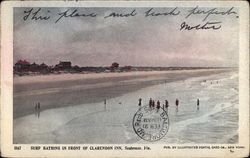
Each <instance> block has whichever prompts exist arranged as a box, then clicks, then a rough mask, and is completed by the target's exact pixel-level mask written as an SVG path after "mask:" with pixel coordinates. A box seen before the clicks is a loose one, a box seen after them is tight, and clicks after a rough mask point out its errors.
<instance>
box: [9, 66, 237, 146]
mask: <svg viewBox="0 0 250 158" xmlns="http://www.w3.org/2000/svg"><path fill="white" fill-rule="evenodd" d="M151 73H152V72H151ZM144 75H145V74H144ZM144 75H141V78H140V77H138V76H137V77H134V76H133V75H131V76H130V77H129V78H126V75H125V76H123V77H106V82H103V81H102V82H101V83H100V82H98V81H99V80H98V79H99V78H98V79H97V78H96V79H93V78H92V80H85V82H89V84H87V86H90V83H91V84H93V85H92V87H91V86H90V87H87V88H86V87H81V88H79V89H77V90H75V91H73V90H72V89H67V90H65V91H63V92H61V91H60V94H57V93H58V91H51V92H49V93H47V92H43V90H42V92H39V93H38V94H36V93H34V94H35V95H32V94H31V93H28V91H27V92H25V91H22V94H20V93H19V94H18V93H14V95H17V96H18V95H19V96H18V97H21V98H22V97H23V98H24V99H25V98H26V100H27V101H25V102H20V104H19V105H22V106H23V107H26V106H27V105H28V103H32V102H34V101H37V100H36V99H38V98H39V99H40V100H39V101H40V103H41V109H42V111H41V113H40V117H39V118H38V117H37V116H36V115H35V113H34V105H30V107H29V108H26V109H30V111H31V112H28V113H25V112H22V110H21V113H22V115H21V114H16V118H15V119H14V126H13V127H14V140H13V141H14V143H17V144H27V143H33V144H35V143H39V144H40V143H44V144H48V143H50V144H54V143H57V144H60V143H61V144H82V143H84V144H88V143H89V144H91V143H94V144H102V143H103V144H109V143H118V144H119V143H122V144H126V143H148V142H147V141H144V140H142V139H140V138H139V137H138V136H137V135H136V133H135V132H134V131H133V127H132V119H133V116H134V114H135V113H136V111H137V110H138V99H139V98H142V104H143V105H144V106H147V105H148V100H149V98H153V99H154V100H160V101H161V103H163V102H164V100H165V99H167V100H168V101H169V103H170V107H169V109H168V116H169V121H170V126H169V131H168V133H167V134H166V136H165V137H163V138H162V139H161V140H159V141H157V142H154V143H191V144H192V143H237V142H238V100H239V98H238V72H237V71H232V70H230V71H229V70H211V71H208V70H206V71H197V72H195V71H190V72H188V71H185V72H174V73H169V72H166V73H161V74H160V75H155V74H154V75H153V76H152V74H150V75H148V76H147V77H145V76H144ZM132 76H133V77H132ZM142 76H143V77H142ZM124 77H125V78H124ZM81 80H82V79H81ZM79 82H80V81H78V80H75V81H74V82H73V83H74V84H79ZM110 82H111V84H110ZM34 83H35V82H34ZM104 83H105V84H104ZM67 84H70V85H71V86H69V87H72V86H73V85H72V83H67V82H66V83H65V84H63V85H67ZM102 84H104V86H102V87H98V86H100V85H102ZM41 85H42V86H41V87H43V86H44V87H46V86H45V85H43V84H41ZM52 85H53V84H52ZM111 85H112V86H111ZM66 87H67V86H66ZM73 87H74V86H73ZM29 88H30V87H29ZM31 89H32V90H34V91H36V90H37V88H36V86H31ZM44 89H47V88H44ZM73 89H75V88H73ZM44 91H45V90H44ZM64 92H65V93H64ZM69 92H70V93H69ZM26 93H27V94H28V95H27V94H26ZM44 93H45V94H44ZM61 93H63V94H64V96H63V98H60V96H61V95H62V94H61ZM75 95H76V96H78V97H80V98H83V100H81V99H80V98H79V99H75V100H73V101H72V100H69V98H73V99H74V97H76V96H75ZM25 96H26V97H25ZM44 96H46V97H44ZM49 96H50V97H49ZM18 97H16V98H14V102H16V103H15V105H14V110H15V106H18V105H17V104H18V99H17V98H18ZM42 97H44V98H43V99H44V100H43V99H42ZM27 98H28V99H27ZM31 98H32V99H31ZM52 98H54V99H52ZM65 98H66V99H65ZM176 98H178V99H179V101H180V105H179V109H178V112H176V107H175V105H174V102H175V99H176ZM197 98H199V100H200V107H199V110H197V105H196V100H197ZM45 99H47V100H45ZM104 99H106V106H105V105H104V102H103V100H104ZM30 100H32V101H30ZM65 101H67V102H65ZM70 101H71V102H72V103H71V102H70ZM59 104H63V105H59ZM46 105H47V106H48V107H47V108H46V107H45V106H46ZM16 110H17V111H16V113H17V112H19V110H18V109H16ZM14 112H15V111H14ZM14 114H15V113H14Z"/></svg>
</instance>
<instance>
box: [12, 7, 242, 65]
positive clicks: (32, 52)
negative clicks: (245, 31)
mask: <svg viewBox="0 0 250 158" xmlns="http://www.w3.org/2000/svg"><path fill="white" fill-rule="evenodd" d="M24 9H25V8H15V9H14V61H16V60H18V59H27V60H30V61H35V62H38V63H42V62H45V63H48V64H50V65H51V64H53V65H54V64H56V63H57V62H58V61H59V60H70V61H72V62H73V64H74V65H75V64H77V65H80V66H107V65H110V64H111V63H112V62H114V61H116V62H119V63H120V64H121V65H135V66H237V65H238V40H239V36H238V32H239V30H238V21H237V19H235V18H225V20H224V19H217V20H222V21H223V26H222V29H220V30H216V31H213V30H199V31H180V30H179V27H180V24H181V22H183V20H186V19H185V18H184V15H182V16H180V17H179V18H174V17H155V18H152V17H149V18H145V17H143V14H139V15H138V16H135V17H128V18H108V19H104V18H103V16H104V15H107V14H109V13H110V12H112V11H117V12H126V11H127V12H129V11H130V10H133V8H129V9H126V8H116V9H114V8H89V9H79V11H81V12H96V13H98V15H99V16H97V17H96V18H80V17H79V18H71V19H62V20H61V21H60V22H58V23H56V24H55V23H54V21H53V20H55V19H56V17H54V18H53V19H51V20H50V21H31V20H30V21H23V20H22V15H23V14H22V13H23V10H24ZM71 9H74V8H71ZM147 9H148V8H140V9H137V12H138V13H143V12H145V10H147ZM164 9H169V8H161V9H158V10H159V11H163V10H164ZM47 10H48V8H43V12H47ZM49 10H50V11H51V13H53V14H56V13H58V12H62V11H65V10H67V8H60V9H58V8H49ZM154 10H156V11H157V9H154ZM228 19H229V20H228ZM197 21H198V22H200V21H199V20H197V19H196V18H190V19H189V21H188V22H189V23H197Z"/></svg>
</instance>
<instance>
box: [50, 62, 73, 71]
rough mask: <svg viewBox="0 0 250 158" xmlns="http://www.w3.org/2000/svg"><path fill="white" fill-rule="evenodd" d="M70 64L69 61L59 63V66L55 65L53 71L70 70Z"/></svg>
mask: <svg viewBox="0 0 250 158" xmlns="http://www.w3.org/2000/svg"><path fill="white" fill-rule="evenodd" d="M71 68H72V67H71V62H70V61H60V62H59V64H57V65H55V67H54V69H55V70H56V71H58V70H66V69H71Z"/></svg>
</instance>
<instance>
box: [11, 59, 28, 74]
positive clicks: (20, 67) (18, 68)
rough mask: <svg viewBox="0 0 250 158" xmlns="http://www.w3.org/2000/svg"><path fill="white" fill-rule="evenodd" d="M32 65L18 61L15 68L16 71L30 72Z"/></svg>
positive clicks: (24, 61)
mask: <svg viewBox="0 0 250 158" xmlns="http://www.w3.org/2000/svg"><path fill="white" fill-rule="evenodd" d="M29 68H30V63H29V62H28V61H26V60H18V61H17V63H16V64H15V66H14V71H19V72H21V71H29Z"/></svg>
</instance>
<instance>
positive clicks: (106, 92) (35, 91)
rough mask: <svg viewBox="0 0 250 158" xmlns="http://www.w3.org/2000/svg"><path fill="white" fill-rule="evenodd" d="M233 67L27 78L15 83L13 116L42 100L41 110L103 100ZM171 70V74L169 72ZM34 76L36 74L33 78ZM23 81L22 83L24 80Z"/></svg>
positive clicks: (28, 111) (29, 108)
mask: <svg viewBox="0 0 250 158" xmlns="http://www.w3.org/2000/svg"><path fill="white" fill-rule="evenodd" d="M228 71H232V70H210V71H208V70H199V71H178V72H173V71H172V72H171V73H170V72H150V73H145V72H144V73H139V74H134V73H126V74H125V73H124V74H117V73H113V74H108V76H106V75H105V74H104V76H103V74H94V76H91V75H88V76H87V77H86V76H84V75H83V76H80V78H74V79H73V80H72V78H70V79H71V80H69V78H65V76H64V77H61V76H60V78H57V79H58V80H53V81H50V80H49V79H47V80H46V82H38V81H40V79H41V78H39V80H37V78H35V79H36V80H33V82H28V81H29V80H28V79H27V80H23V82H19V84H15V85H14V93H13V94H14V100H13V117H14V118H18V117H22V116H26V115H29V114H32V113H34V106H35V103H37V102H40V103H41V110H42V111H43V110H46V109H53V108H59V107H68V106H75V105H79V104H86V103H99V102H103V101H104V100H105V99H110V98H115V97H118V96H121V95H124V94H127V93H131V92H134V91H137V90H140V89H142V88H146V87H149V86H152V85H157V84H161V83H169V82H175V81H179V80H185V79H187V78H191V77H200V76H208V75H212V74H218V73H223V72H228ZM169 74H171V75H169ZM33 79H34V78H33ZM20 83H22V84H20Z"/></svg>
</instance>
